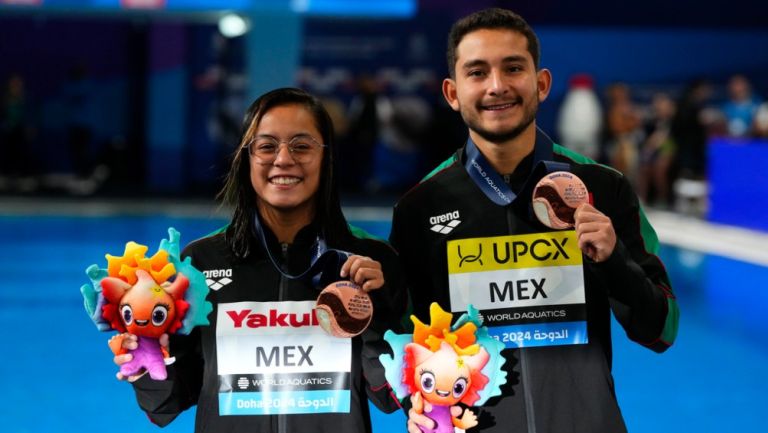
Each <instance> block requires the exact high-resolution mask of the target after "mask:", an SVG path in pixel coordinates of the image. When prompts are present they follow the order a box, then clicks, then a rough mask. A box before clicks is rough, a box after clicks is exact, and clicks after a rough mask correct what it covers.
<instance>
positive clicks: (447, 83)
mask: <svg viewBox="0 0 768 433" xmlns="http://www.w3.org/2000/svg"><path fill="white" fill-rule="evenodd" d="M443 97H445V100H446V101H448V105H450V106H451V108H453V111H459V98H458V97H456V81H454V80H453V79H451V78H446V79H444V80H443Z"/></svg>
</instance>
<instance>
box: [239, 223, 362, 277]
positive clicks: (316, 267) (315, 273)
mask: <svg viewBox="0 0 768 433" xmlns="http://www.w3.org/2000/svg"><path fill="white" fill-rule="evenodd" d="M253 228H254V230H255V231H256V235H257V236H258V238H259V240H260V241H261V245H263V246H264V250H265V251H266V252H267V256H268V257H269V260H270V261H271V262H272V265H273V266H274V267H275V269H277V271H278V272H280V274H282V275H283V276H284V277H286V278H289V279H291V280H299V279H302V278H310V277H311V278H312V283H313V284H314V285H315V286H316V287H325V286H327V285H328V284H330V283H332V282H334V281H338V280H339V279H340V278H341V277H340V276H339V271H340V270H341V266H342V265H343V264H344V262H346V261H347V259H348V258H349V256H351V255H352V253H349V252H347V251H342V250H337V249H334V248H328V246H327V245H326V243H325V239H323V238H322V237H320V235H318V236H317V238H316V239H315V242H314V243H313V244H312V247H311V248H312V251H313V253H312V259H311V262H310V265H309V267H308V268H307V269H306V270H304V272H302V273H300V274H298V275H293V274H289V273H287V272H285V271H283V269H282V268H281V267H280V265H279V264H278V263H277V260H275V258H274V256H272V250H270V249H269V245H268V244H267V237H266V235H265V234H264V228H263V227H262V226H261V218H259V214H258V212H257V213H256V215H254V217H253Z"/></svg>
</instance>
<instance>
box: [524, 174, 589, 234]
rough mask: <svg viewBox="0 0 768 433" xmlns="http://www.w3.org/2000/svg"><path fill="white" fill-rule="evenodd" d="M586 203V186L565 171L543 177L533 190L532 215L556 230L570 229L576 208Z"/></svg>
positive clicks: (587, 198)
mask: <svg viewBox="0 0 768 433" xmlns="http://www.w3.org/2000/svg"><path fill="white" fill-rule="evenodd" d="M588 202H589V192H588V191H587V186H586V185H584V182H582V181H581V179H579V177H578V176H576V175H574V174H573V173H569V172H567V171H556V172H554V173H550V174H548V175H546V176H544V177H543V178H542V179H541V180H540V181H539V182H538V183H537V184H536V187H535V188H534V189H533V213H534V214H536V218H538V219H539V221H541V223H542V224H544V225H545V226H547V227H549V228H553V229H557V230H563V229H569V228H572V227H573V226H574V223H575V221H574V213H575V212H576V208H578V207H579V206H580V205H581V204H582V203H588Z"/></svg>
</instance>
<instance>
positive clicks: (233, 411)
mask: <svg viewBox="0 0 768 433" xmlns="http://www.w3.org/2000/svg"><path fill="white" fill-rule="evenodd" d="M314 306H315V302H314V301H300V302H236V303H228V304H220V305H219V306H218V312H217V324H216V347H217V351H216V357H217V361H218V374H219V414H220V415H275V414H302V413H331V412H334V413H348V412H349V407H350V370H351V362H352V340H351V339H349V338H337V337H332V336H330V335H328V334H327V333H326V332H325V331H323V329H322V328H321V327H320V324H319V322H318V320H317V316H316V315H315V312H314V311H313V307H314Z"/></svg>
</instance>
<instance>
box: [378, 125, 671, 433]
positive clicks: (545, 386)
mask: <svg viewBox="0 0 768 433" xmlns="http://www.w3.org/2000/svg"><path fill="white" fill-rule="evenodd" d="M537 140H544V141H545V142H546V143H545V144H546V145H548V146H552V147H553V153H554V155H553V156H554V160H555V161H559V162H565V163H569V164H570V167H571V172H572V173H574V174H576V175H577V176H579V177H580V178H581V179H582V180H583V181H584V183H585V184H586V186H587V188H588V190H589V192H590V193H591V194H592V199H593V204H594V206H595V207H596V208H597V209H598V210H600V211H601V212H603V213H604V214H606V215H607V216H609V217H610V218H611V221H612V223H613V226H614V229H615V231H616V234H617V244H616V248H615V250H614V252H613V254H612V255H611V257H610V258H609V259H608V260H606V261H604V262H601V263H594V262H592V261H590V260H589V259H588V258H587V257H586V256H584V257H583V260H584V266H583V267H584V280H585V299H586V304H587V327H588V337H589V343H588V344H584V345H563V346H550V347H530V348H523V349H506V350H504V351H503V352H502V353H503V355H504V356H505V358H506V360H507V361H506V363H505V365H504V368H505V369H506V370H507V372H508V374H507V384H506V385H505V386H503V387H502V395H501V396H500V397H494V398H492V399H490V400H489V401H488V402H486V404H485V405H484V406H483V407H482V408H480V409H478V411H479V417H478V418H479V425H478V426H477V427H476V428H474V429H472V430H470V431H482V432H508V433H513V432H514V433H517V432H528V433H534V432H535V433H569V432H574V433H576V432H578V433H612V432H624V431H626V427H625V425H624V421H623V418H622V416H621V412H620V410H619V407H618V404H617V401H616V395H615V392H614V384H613V377H612V375H611V356H612V354H611V330H610V325H611V319H610V315H611V311H613V314H614V315H615V317H616V319H617V320H618V322H619V323H620V324H621V326H622V327H623V328H624V330H625V331H626V333H627V336H628V337H629V338H630V339H631V340H633V341H636V342H638V343H640V344H643V345H645V346H647V347H648V348H650V349H652V350H654V351H657V352H662V351H664V350H666V349H667V348H668V347H669V346H670V345H671V344H672V342H673V341H674V338H675V336H676V333H677V319H678V308H677V304H676V301H675V297H674V295H673V293H672V290H671V287H670V284H669V280H668V277H667V274H666V271H665V269H664V266H663V264H662V263H661V261H660V260H659V258H658V257H657V256H656V255H654V252H653V251H655V249H656V248H657V238H656V235H655V233H654V232H653V229H652V228H651V227H650V225H649V224H648V222H647V220H646V219H645V216H644V215H643V213H642V210H641V208H640V206H639V204H638V200H637V197H636V195H635V194H634V192H633V191H632V189H631V187H630V185H629V183H628V182H627V180H626V179H625V178H624V177H623V176H622V175H621V174H620V173H618V172H617V171H615V170H613V169H610V168H607V167H604V166H601V165H598V164H595V163H594V162H593V161H590V160H588V159H587V158H585V157H583V156H581V155H578V154H575V153H573V152H571V151H568V150H567V149H564V148H562V147H561V146H559V145H556V144H554V143H552V142H551V140H549V138H548V137H546V136H545V135H543V134H541V133H540V134H539V135H538V137H537ZM464 158H465V153H464V149H463V148H462V149H459V150H458V151H457V152H456V154H455V155H453V156H452V157H451V158H450V159H449V160H447V161H446V162H445V163H443V164H442V165H441V166H440V167H438V168H437V169H436V170H435V171H433V172H432V173H431V174H430V176H428V177H427V178H425V180H423V181H422V182H421V183H420V184H419V185H417V186H416V187H414V188H413V189H412V190H410V191H409V192H408V193H407V194H406V195H405V196H404V197H403V198H402V199H401V200H400V201H399V202H398V204H397V205H396V206H395V211H394V219H393V228H392V234H391V236H390V242H391V243H392V245H393V246H394V247H395V249H396V250H397V251H398V252H399V254H400V258H401V262H402V264H403V267H404V271H405V274H406V279H407V281H408V286H409V293H410V295H411V300H412V302H413V309H414V314H415V315H416V316H418V317H419V318H421V319H422V320H426V319H428V318H429V305H430V303H432V302H438V303H439V304H440V305H441V306H443V307H444V308H445V309H446V310H448V311H450V310H449V309H448V307H449V306H450V298H449V292H448V269H447V258H446V242H447V241H449V240H452V239H467V238H478V237H490V236H504V235H517V234H528V233H538V232H548V231H552V229H549V228H547V227H545V226H543V225H542V224H541V223H539V222H538V221H535V218H531V216H530V215H531V213H530V210H529V203H530V201H531V198H530V191H528V192H527V193H526V192H525V191H521V189H522V186H523V184H524V182H525V179H526V178H527V176H528V174H529V173H530V171H531V169H532V167H531V166H532V165H533V162H532V161H533V155H529V156H528V157H527V158H526V159H525V160H523V161H522V162H521V163H520V165H519V166H518V169H517V170H516V171H515V173H513V174H512V175H511V176H509V177H507V178H506V179H505V181H507V182H508V184H510V186H511V187H512V190H513V191H514V192H516V193H518V194H527V197H522V196H521V197H520V199H519V200H517V201H515V202H514V203H513V204H511V205H508V206H498V205H496V204H494V203H493V202H492V201H491V200H490V199H488V198H487V197H486V196H485V195H484V194H483V193H482V192H481V190H480V189H479V187H478V186H476V184H475V183H473V181H472V180H471V179H470V177H469V175H468V174H467V172H466V170H465V168H464V166H463V163H464ZM456 210H458V211H459V217H460V220H461V223H460V224H459V225H458V226H456V227H455V229H453V230H452V231H451V232H450V233H448V234H440V233H437V232H435V231H433V230H430V227H431V226H432V223H430V217H433V216H438V215H444V214H447V213H449V212H451V213H452V212H454V211H456ZM637 371H638V374H642V366H641V365H638V366H637Z"/></svg>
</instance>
